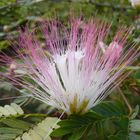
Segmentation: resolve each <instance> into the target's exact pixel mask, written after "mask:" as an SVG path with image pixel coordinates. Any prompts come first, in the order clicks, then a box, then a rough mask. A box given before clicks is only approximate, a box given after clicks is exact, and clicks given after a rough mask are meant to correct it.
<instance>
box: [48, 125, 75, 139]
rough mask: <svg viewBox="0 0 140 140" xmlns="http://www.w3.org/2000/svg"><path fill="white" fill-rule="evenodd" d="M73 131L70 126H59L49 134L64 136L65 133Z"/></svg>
mask: <svg viewBox="0 0 140 140" xmlns="http://www.w3.org/2000/svg"><path fill="white" fill-rule="evenodd" d="M71 132H73V129H72V128H71V127H62V128H61V127H60V128H58V129H55V130H54V131H53V132H52V133H51V136H53V137H60V136H64V135H66V134H69V133H71Z"/></svg>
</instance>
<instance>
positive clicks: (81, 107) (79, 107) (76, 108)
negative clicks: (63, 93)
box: [70, 94, 89, 115]
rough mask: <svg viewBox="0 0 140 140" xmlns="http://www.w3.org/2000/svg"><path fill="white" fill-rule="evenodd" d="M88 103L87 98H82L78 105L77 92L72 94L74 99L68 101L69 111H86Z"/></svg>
mask: <svg viewBox="0 0 140 140" xmlns="http://www.w3.org/2000/svg"><path fill="white" fill-rule="evenodd" d="M88 103H89V100H88V99H84V100H83V101H82V102H81V103H80V105H78V104H79V103H78V98H77V94H76V95H75V96H74V100H73V101H72V102H71V103H70V113H71V114H81V115H82V114H84V113H85V112H86V108H87V105H88Z"/></svg>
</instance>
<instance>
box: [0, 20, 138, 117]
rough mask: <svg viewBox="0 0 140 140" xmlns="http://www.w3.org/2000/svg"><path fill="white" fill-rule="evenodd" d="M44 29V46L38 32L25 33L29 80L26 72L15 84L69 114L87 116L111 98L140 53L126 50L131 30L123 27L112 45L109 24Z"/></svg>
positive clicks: (80, 23)
mask: <svg viewBox="0 0 140 140" xmlns="http://www.w3.org/2000/svg"><path fill="white" fill-rule="evenodd" d="M41 27H42V32H43V34H44V38H45V44H44V47H41V42H40V41H39V40H38V39H37V37H36V35H35V31H33V32H31V31H29V30H28V29H25V31H23V32H21V33H20V34H21V35H20V37H19V40H18V46H19V47H20V48H18V49H17V48H16V51H17V53H18V56H19V57H20V59H21V60H22V61H23V66H24V68H25V69H26V77H25V74H24V75H23V76H18V77H12V80H13V81H14V83H17V84H18V85H20V86H22V87H23V88H25V89H27V90H28V91H29V92H31V93H32V94H33V96H34V98H36V99H38V100H41V101H43V102H45V103H47V104H48V105H51V106H53V107H55V108H57V109H59V110H63V111H64V112H66V113H67V114H73V113H77V114H83V113H86V112H87V111H88V110H89V109H91V108H92V107H93V106H95V105H96V104H98V103H99V102H100V101H102V100H103V99H104V98H106V97H107V96H108V95H109V93H110V92H111V91H112V89H114V88H115V87H116V86H117V85H118V84H119V83H120V82H121V81H122V80H123V79H124V78H125V77H126V76H127V74H124V73H123V72H124V70H125V68H126V66H128V65H130V64H131V63H132V62H133V61H134V59H135V58H136V57H137V56H138V55H139V53H138V50H137V49H136V45H134V44H133V45H132V46H129V48H127V47H125V45H126V40H127V36H128V33H129V31H128V32H127V30H124V29H123V30H122V29H120V30H119V31H118V32H117V33H116V35H115V36H114V38H113V39H112V41H111V42H110V43H108V44H109V45H107V43H105V40H106V38H107V34H108V31H109V29H110V25H107V24H105V23H103V22H99V21H88V22H84V21H82V20H80V19H77V20H72V21H71V22H70V24H69V26H68V29H67V28H66V27H64V25H62V24H61V23H59V22H56V21H50V22H44V23H43V25H41ZM124 32H125V33H124ZM3 58H4V57H1V61H2V59H3ZM29 79H30V80H31V79H32V80H33V81H34V83H33V82H30V80H29Z"/></svg>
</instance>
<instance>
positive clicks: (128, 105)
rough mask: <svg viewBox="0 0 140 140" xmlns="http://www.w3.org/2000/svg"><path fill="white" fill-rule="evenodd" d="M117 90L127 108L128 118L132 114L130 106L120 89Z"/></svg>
mask: <svg viewBox="0 0 140 140" xmlns="http://www.w3.org/2000/svg"><path fill="white" fill-rule="evenodd" d="M117 89H118V91H119V93H120V95H121V96H122V98H123V100H124V102H125V104H126V105H127V107H128V110H129V116H130V115H131V114H132V112H133V110H132V107H131V105H130V104H129V102H128V100H127V99H126V97H125V95H124V93H123V92H122V90H121V88H120V87H117Z"/></svg>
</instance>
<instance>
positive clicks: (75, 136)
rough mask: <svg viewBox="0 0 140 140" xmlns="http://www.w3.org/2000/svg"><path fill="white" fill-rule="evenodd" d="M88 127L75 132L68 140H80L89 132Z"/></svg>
mask: <svg viewBox="0 0 140 140" xmlns="http://www.w3.org/2000/svg"><path fill="white" fill-rule="evenodd" d="M87 129H88V127H81V128H79V129H78V130H76V131H75V132H73V133H72V134H71V136H70V137H69V138H68V140H79V139H80V138H81V137H82V136H83V135H84V133H85V132H86V131H87Z"/></svg>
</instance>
